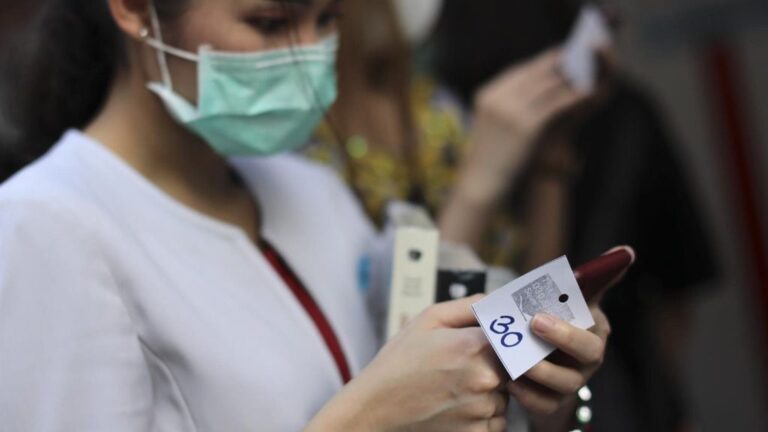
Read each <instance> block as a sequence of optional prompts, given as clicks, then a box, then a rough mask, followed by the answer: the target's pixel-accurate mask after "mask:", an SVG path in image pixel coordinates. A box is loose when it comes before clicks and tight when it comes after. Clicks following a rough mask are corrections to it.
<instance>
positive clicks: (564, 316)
mask: <svg viewBox="0 0 768 432" xmlns="http://www.w3.org/2000/svg"><path fill="white" fill-rule="evenodd" d="M512 299H513V300H514V302H515V304H516V305H517V307H518V309H520V312H521V313H522V314H523V318H525V320H526V321H530V320H531V319H532V318H533V317H534V316H535V315H536V314H538V313H546V314H549V315H554V316H556V317H558V318H560V319H561V320H563V321H567V322H571V321H573V319H574V316H573V312H572V311H571V307H570V306H568V297H567V296H566V295H564V294H563V292H562V291H560V288H559V287H558V286H557V284H555V281H554V280H552V277H551V276H550V275H545V276H542V277H540V278H538V279H536V280H535V281H533V282H531V283H530V284H528V285H526V286H524V287H522V288H520V289H519V290H517V291H515V292H514V293H513V294H512Z"/></svg>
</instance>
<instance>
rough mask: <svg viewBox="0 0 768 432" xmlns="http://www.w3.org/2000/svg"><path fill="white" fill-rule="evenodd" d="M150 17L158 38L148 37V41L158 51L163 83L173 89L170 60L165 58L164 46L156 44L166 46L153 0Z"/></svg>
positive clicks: (150, 5) (153, 30) (150, 6)
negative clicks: (169, 67)
mask: <svg viewBox="0 0 768 432" xmlns="http://www.w3.org/2000/svg"><path fill="white" fill-rule="evenodd" d="M149 17H150V21H151V23H152V32H153V33H154V34H155V37H156V38H157V39H156V40H151V39H148V40H147V42H148V43H149V45H150V46H152V47H154V48H155V51H156V52H157V62H158V64H159V66H160V75H161V76H162V78H163V84H165V85H166V87H168V89H170V90H173V81H171V73H170V71H169V70H168V62H167V61H166V58H165V50H164V49H163V48H160V49H158V46H156V45H159V46H161V47H164V45H165V44H164V43H163V33H162V31H161V29H160V19H159V18H158V16H157V9H156V8H155V2H153V1H150V2H149ZM153 42H154V43H153Z"/></svg>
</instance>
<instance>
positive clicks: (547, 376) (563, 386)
mask: <svg viewBox="0 0 768 432" xmlns="http://www.w3.org/2000/svg"><path fill="white" fill-rule="evenodd" d="M525 377H526V378H528V379H529V380H531V381H533V382H535V383H537V384H539V385H541V386H544V387H546V388H548V389H550V390H553V391H556V392H557V393H560V394H561V395H571V394H574V393H576V392H577V391H578V390H579V389H580V388H582V387H584V384H585V383H586V382H585V381H586V380H585V377H584V375H583V374H582V372H580V371H578V370H576V369H572V368H568V367H565V366H561V365H557V364H554V363H552V362H550V361H547V360H544V361H542V362H540V363H539V364H537V365H536V366H534V367H533V368H531V369H530V370H529V371H528V372H526V374H525Z"/></svg>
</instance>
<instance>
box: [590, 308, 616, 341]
mask: <svg viewBox="0 0 768 432" xmlns="http://www.w3.org/2000/svg"><path fill="white" fill-rule="evenodd" d="M589 311H590V312H592V319H594V320H595V326H594V327H592V333H594V334H596V335H597V336H598V337H599V338H600V339H602V340H603V341H608V337H609V336H610V335H611V324H610V322H609V321H608V317H607V316H605V313H604V312H603V310H602V309H600V307H598V306H592V307H590V308H589Z"/></svg>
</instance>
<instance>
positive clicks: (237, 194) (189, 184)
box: [85, 75, 258, 238]
mask: <svg viewBox="0 0 768 432" xmlns="http://www.w3.org/2000/svg"><path fill="white" fill-rule="evenodd" d="M85 133H86V134H87V135H89V136H91V137H92V138H94V139H95V140H97V141H98V142H100V143H101V144H103V145H104V146H105V147H107V148H108V149H110V150H111V151H112V152H114V153H115V154H116V155H117V156H119V157H120V158H121V159H123V160H124V161H126V162H127V163H128V164H129V165H131V166H132V167H133V168H134V169H136V170H137V171H138V172H139V173H141V174H142V175H143V176H144V177H146V178H147V179H148V180H149V181H150V182H152V183H154V184H155V185H156V186H157V187H159V188H160V189H162V190H163V191H165V192H166V193H167V194H169V195H170V196H171V197H173V198H174V199H176V200H178V201H180V202H181V203H183V204H185V205H187V206H189V207H191V208H193V209H195V210H197V211H200V212H202V213H205V214H207V215H209V216H212V217H214V218H217V219H220V220H223V221H225V222H228V223H231V224H235V225H238V226H240V227H241V228H242V229H243V230H245V231H246V233H248V234H249V235H251V237H253V238H256V237H257V233H256V229H255V227H256V226H257V223H255V219H257V215H258V209H257V206H256V203H255V201H254V200H253V197H251V196H250V194H249V193H248V191H247V189H245V188H244V187H243V186H242V184H240V183H239V182H238V181H236V179H234V178H233V176H232V171H231V168H230V166H229V164H228V163H227V161H226V160H225V159H224V158H223V157H221V156H219V155H218V154H217V153H216V152H214V151H213V149H212V148H211V147H210V146H209V145H208V144H206V143H205V141H203V140H202V139H201V138H200V137H198V136H196V135H195V134H193V133H192V132H190V131H188V130H187V129H186V128H184V127H183V126H182V125H180V124H178V123H177V122H176V121H175V120H174V119H173V118H172V117H171V116H170V114H169V113H168V112H167V110H166V109H165V107H164V106H163V105H162V102H161V101H160V100H159V99H158V98H157V97H156V96H155V95H154V94H152V93H151V92H150V91H149V90H147V89H146V87H145V83H144V82H141V78H140V77H139V78H131V77H128V76H125V75H121V76H119V77H118V78H117V79H116V82H115V84H114V86H113V88H112V91H111V92H110V95H109V97H108V99H107V101H106V103H105V105H104V108H103V109H102V110H101V112H100V113H99V115H98V116H97V117H96V118H95V119H94V120H93V122H92V123H91V124H90V125H88V127H86V128H85Z"/></svg>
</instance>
